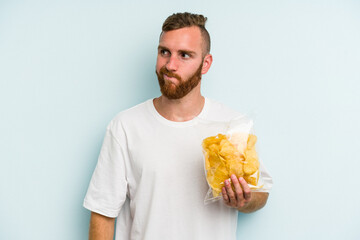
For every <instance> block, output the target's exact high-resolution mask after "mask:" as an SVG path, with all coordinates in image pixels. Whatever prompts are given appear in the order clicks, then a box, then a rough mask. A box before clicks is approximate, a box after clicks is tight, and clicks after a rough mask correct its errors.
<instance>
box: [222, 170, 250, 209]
mask: <svg viewBox="0 0 360 240" xmlns="http://www.w3.org/2000/svg"><path fill="white" fill-rule="evenodd" d="M231 182H232V183H233V185H234V189H235V192H234V190H233V189H232V187H231V183H230V181H229V180H228V179H227V180H225V187H223V188H222V196H223V199H224V203H225V204H226V205H227V206H229V207H233V208H236V209H238V210H239V211H241V210H242V209H246V208H247V207H248V204H249V202H250V201H251V190H250V187H249V185H248V184H247V182H246V181H245V179H244V178H242V177H240V178H239V179H238V178H237V177H236V176H235V174H233V175H231Z"/></svg>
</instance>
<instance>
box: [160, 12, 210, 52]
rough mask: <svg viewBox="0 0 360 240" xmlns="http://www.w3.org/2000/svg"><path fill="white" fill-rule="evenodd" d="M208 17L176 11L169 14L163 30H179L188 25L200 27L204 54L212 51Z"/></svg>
mask: <svg viewBox="0 0 360 240" xmlns="http://www.w3.org/2000/svg"><path fill="white" fill-rule="evenodd" d="M206 20H207V18H206V17H204V16H203V15H200V14H192V13H188V12H185V13H174V14H173V15H171V16H169V17H168V18H167V19H166V20H165V22H164V23H163V25H162V32H161V35H162V34H163V33H164V32H168V31H172V30H177V29H180V28H186V27H198V28H199V30H200V32H201V37H202V40H203V43H202V44H203V56H205V55H206V54H209V53H210V45H211V42H210V35H209V32H208V31H207V30H206V28H205V23H206ZM161 35H160V37H161Z"/></svg>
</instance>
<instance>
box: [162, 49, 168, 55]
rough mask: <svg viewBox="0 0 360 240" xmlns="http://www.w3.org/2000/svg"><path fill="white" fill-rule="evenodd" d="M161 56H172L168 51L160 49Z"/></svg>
mask: <svg viewBox="0 0 360 240" xmlns="http://www.w3.org/2000/svg"><path fill="white" fill-rule="evenodd" d="M160 54H161V55H162V56H169V55H170V52H169V51H168V50H166V49H160Z"/></svg>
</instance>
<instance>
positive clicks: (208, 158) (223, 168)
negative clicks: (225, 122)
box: [202, 133, 259, 197]
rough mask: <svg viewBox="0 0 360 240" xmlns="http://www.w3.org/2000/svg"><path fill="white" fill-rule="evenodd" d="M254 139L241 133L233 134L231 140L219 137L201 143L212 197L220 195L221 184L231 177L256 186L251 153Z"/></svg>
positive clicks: (256, 164) (254, 159) (254, 157)
mask: <svg viewBox="0 0 360 240" xmlns="http://www.w3.org/2000/svg"><path fill="white" fill-rule="evenodd" d="M256 140H257V138H256V136H255V135H252V134H242V133H240V134H236V135H233V136H232V138H231V141H230V140H229V139H228V138H227V137H226V136H225V135H223V134H218V135H216V136H211V137H208V138H206V139H204V140H203V143H202V146H203V150H204V155H205V169H206V172H207V173H206V179H207V181H208V183H209V185H210V187H211V188H212V193H213V196H214V197H217V196H219V195H220V193H221V189H222V187H223V186H224V181H225V180H226V179H229V178H230V176H231V175H232V174H235V175H236V176H237V177H244V179H245V180H246V182H247V183H248V184H251V185H253V186H256V185H257V182H258V179H259V161H258V156H257V153H256V151H255V143H256ZM245 143H246V144H245ZM250 187H251V186H250Z"/></svg>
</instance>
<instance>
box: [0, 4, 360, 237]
mask: <svg viewBox="0 0 360 240" xmlns="http://www.w3.org/2000/svg"><path fill="white" fill-rule="evenodd" d="M183 11H190V12H195V13H202V14H204V15H205V16H207V17H208V19H209V20H208V23H207V28H208V30H209V32H210V34H211V37H212V54H213V57H214V62H213V65H212V68H211V69H210V71H209V72H208V73H207V74H206V75H204V77H203V84H202V90H203V94H204V95H206V96H208V97H210V98H213V99H215V100H218V101H221V102H223V103H225V104H227V105H229V106H231V107H232V108H234V109H236V110H238V111H240V112H243V113H246V114H250V116H253V117H255V124H256V133H257V135H258V136H259V143H258V150H259V153H260V155H261V158H262V160H263V162H264V163H265V165H266V166H267V168H268V170H269V171H270V172H271V174H272V176H273V178H274V183H275V185H274V187H273V190H272V192H271V194H270V198H269V201H268V204H267V206H266V207H265V208H264V209H262V210H261V211H259V212H256V213H253V214H250V215H245V214H240V215H239V224H238V238H239V239H247V240H251V239H279V240H280V239H284V240H285V239H286V240H287V239H299V240H300V239H339V238H340V239H360V229H359V226H358V223H356V220H358V219H359V217H360V207H359V204H358V202H359V198H360V193H359V183H358V182H359V179H358V178H359V177H358V173H359V170H358V169H359V167H360V161H359V154H358V152H357V149H358V147H359V146H360V141H359V135H360V125H359V122H360V98H359V91H360V83H359V81H360V71H359V67H360V47H359V46H360V45H359V43H360V14H359V13H360V2H359V1H348V0H343V1H319V0H311V1H310V0H308V1H266V0H254V1H244V0H241V1H235V0H233V1H223V2H221V3H220V2H219V1H196V2H195V3H194V2H193V1H190V0H184V1H181V2H174V3H172V2H170V1H161V0H153V1H151V2H145V1H131V2H130V1H84V0H83V1H82V0H79V1H62V2H55V1H6V0H5V1H4V0H3V1H0V111H1V112H0V114H1V118H0V123H1V124H0V132H1V134H0V146H1V155H0V156H1V167H0V239H27V240H32V239H34V240H35V239H37V240H38V239H53V240H56V239H87V233H88V222H89V216H90V213H89V212H88V211H87V210H86V209H84V208H83V207H82V202H83V198H84V196H85V193H86V190H87V187H88V184H89V181H90V178H91V175H92V172H93V170H94V167H95V165H96V161H97V157H98V154H99V150H100V147H101V143H102V140H103V137H104V133H105V127H106V125H107V124H108V122H109V121H110V120H111V119H112V118H113V117H114V116H115V115H116V114H117V113H118V112H119V111H121V110H124V109H126V108H129V107H131V106H134V105H135V104H138V103H140V102H142V101H144V100H146V99H149V98H153V97H157V96H159V94H160V92H159V90H158V83H157V79H156V76H155V60H156V48H157V43H158V37H159V34H160V31H161V25H162V22H163V21H164V20H165V18H166V17H167V16H168V15H170V14H172V13H174V12H183Z"/></svg>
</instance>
